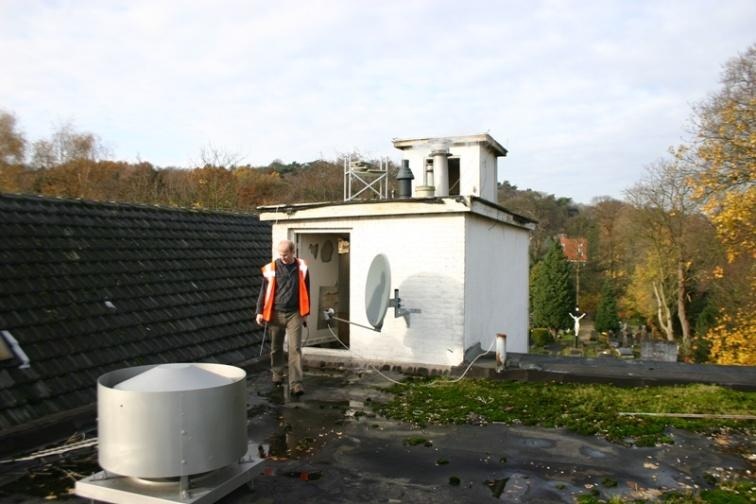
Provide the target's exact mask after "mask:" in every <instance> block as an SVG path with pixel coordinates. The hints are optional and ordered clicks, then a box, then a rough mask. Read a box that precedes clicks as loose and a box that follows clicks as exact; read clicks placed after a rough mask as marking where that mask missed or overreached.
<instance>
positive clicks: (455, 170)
mask: <svg viewBox="0 0 756 504" xmlns="http://www.w3.org/2000/svg"><path fill="white" fill-rule="evenodd" d="M448 163H449V165H448V166H449V196H459V158H454V157H451V158H449V160H448Z"/></svg>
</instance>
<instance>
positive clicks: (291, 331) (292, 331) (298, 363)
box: [268, 310, 302, 386]
mask: <svg viewBox="0 0 756 504" xmlns="http://www.w3.org/2000/svg"><path fill="white" fill-rule="evenodd" d="M268 332H269V333H270V367H271V369H272V370H273V379H274V380H276V381H277V380H280V379H282V377H283V374H284V351H283V342H284V336H288V341H289V385H292V386H293V385H295V384H297V383H302V317H300V316H299V313H298V312H281V311H275V310H274V311H273V317H272V320H271V321H270V322H268Z"/></svg>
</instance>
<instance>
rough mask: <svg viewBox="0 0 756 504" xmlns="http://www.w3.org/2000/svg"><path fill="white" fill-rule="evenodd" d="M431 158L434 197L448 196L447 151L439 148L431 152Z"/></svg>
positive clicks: (444, 148)
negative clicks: (434, 188)
mask: <svg viewBox="0 0 756 504" xmlns="http://www.w3.org/2000/svg"><path fill="white" fill-rule="evenodd" d="M431 157H433V182H434V184H435V186H436V196H449V160H448V157H449V149H448V148H446V147H439V148H436V149H434V150H433V151H432V152H431Z"/></svg>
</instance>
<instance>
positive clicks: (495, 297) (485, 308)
mask: <svg viewBox="0 0 756 504" xmlns="http://www.w3.org/2000/svg"><path fill="white" fill-rule="evenodd" d="M466 237H467V254H466V278H465V282H466V295H465V313H466V317H467V318H466V320H465V346H466V347H468V348H469V347H470V346H471V345H474V344H475V343H480V346H481V347H482V349H483V350H487V349H488V348H489V347H490V346H491V345H492V344H493V342H494V338H495V337H496V334H497V333H500V332H501V333H505V334H506V335H507V351H512V352H522V353H527V351H528V240H529V236H528V232H527V231H525V230H522V229H518V228H514V227H512V226H506V225H503V224H496V225H494V224H493V222H492V221H490V220H488V219H483V218H481V217H477V216H474V215H471V216H470V217H469V218H468V220H467V236H466Z"/></svg>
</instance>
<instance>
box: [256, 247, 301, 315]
mask: <svg viewBox="0 0 756 504" xmlns="http://www.w3.org/2000/svg"><path fill="white" fill-rule="evenodd" d="M297 262H298V263H299V315H301V316H302V317H306V316H307V315H309V314H310V295H309V294H308V293H307V283H305V277H306V276H307V263H305V262H304V261H303V260H302V259H299V258H297ZM262 274H263V276H264V277H265V279H266V280H267V281H268V287H267V288H266V289H265V303H264V304H263V312H262V316H263V320H264V321H266V322H270V321H271V320H272V319H273V301H274V299H275V297H276V261H272V262H270V263H268V264H266V265H265V266H263V267H262Z"/></svg>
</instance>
